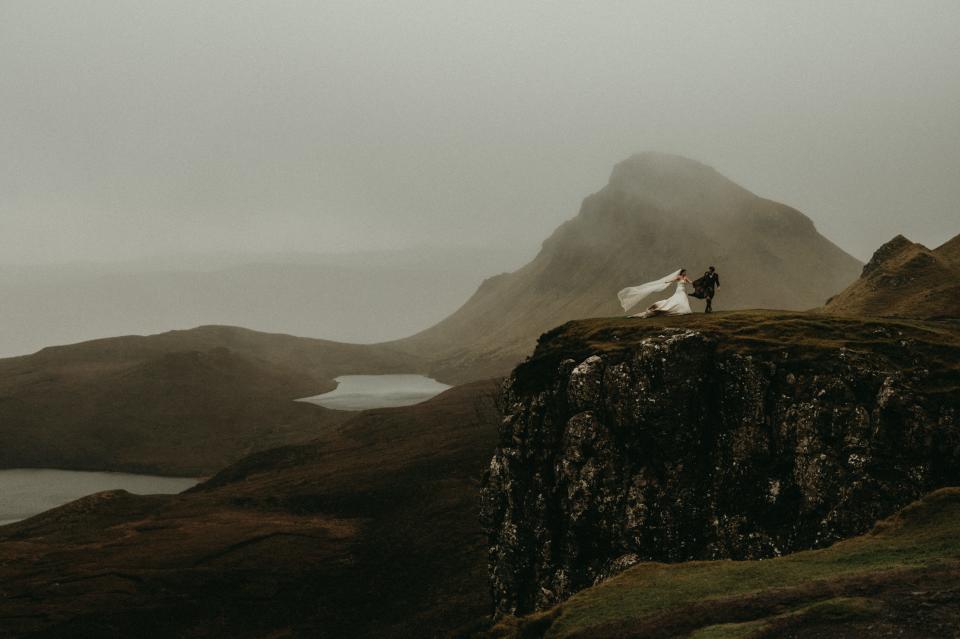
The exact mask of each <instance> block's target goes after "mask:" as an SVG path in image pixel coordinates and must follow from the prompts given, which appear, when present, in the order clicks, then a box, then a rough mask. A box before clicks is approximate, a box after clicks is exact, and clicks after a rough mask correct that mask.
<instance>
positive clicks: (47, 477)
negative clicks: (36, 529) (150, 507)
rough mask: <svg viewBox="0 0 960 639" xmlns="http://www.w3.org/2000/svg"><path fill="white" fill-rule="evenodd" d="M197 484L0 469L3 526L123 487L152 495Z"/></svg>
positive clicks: (124, 475)
mask: <svg viewBox="0 0 960 639" xmlns="http://www.w3.org/2000/svg"><path fill="white" fill-rule="evenodd" d="M196 483H197V480H196V479H192V478H189V477H158V476H156V475H132V474H129V473H101V472H88V471H79V470H55V469H51V468H14V469H11V470H0V526H2V525H4V524H10V523H13V522H15V521H19V520H21V519H26V518H27V517H32V516H33V515H36V514H37V513H41V512H43V511H44V510H50V509H51V508H56V507H57V506H61V505H63V504H65V503H67V502H69V501H73V500H74V499H79V498H80V497H85V496H86V495H92V494H93V493H98V492H100V491H102V490H116V489H118V488H122V489H123V490H126V491H128V492H131V493H136V494H140V495H149V494H156V493H179V492H181V491H184V490H186V489H187V488H190V487H191V486H193V485H194V484H196Z"/></svg>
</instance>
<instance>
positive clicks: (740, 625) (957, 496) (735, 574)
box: [493, 488, 960, 639]
mask: <svg viewBox="0 0 960 639" xmlns="http://www.w3.org/2000/svg"><path fill="white" fill-rule="evenodd" d="M958 561H960V488H945V489H942V490H939V491H936V492H934V493H932V494H930V495H929V496H927V497H926V498H924V499H922V500H920V501H918V502H915V503H914V504H912V505H910V506H908V507H907V508H905V509H903V510H902V511H901V512H900V513H898V514H897V515H895V516H893V517H891V518H889V519H886V520H884V521H882V522H880V523H879V524H877V526H876V527H875V529H874V530H873V531H871V532H870V533H868V534H866V535H863V536H860V537H856V538H853V539H850V540H847V541H844V542H840V543H838V544H836V545H834V546H832V547H830V548H826V549H822V550H813V551H806V552H799V553H795V554H792V555H788V556H785V557H780V558H777V559H770V560H765V561H698V562H689V563H683V564H660V563H646V564H641V565H638V566H635V567H634V568H631V569H630V570H627V571H625V572H624V573H622V574H620V575H618V576H616V577H614V578H612V579H610V580H608V581H606V582H604V583H602V584H600V585H598V586H595V587H593V588H590V589H587V590H584V591H582V592H580V593H578V594H576V595H574V596H573V597H571V598H570V599H569V600H567V601H566V602H564V603H562V604H560V605H559V606H557V607H555V608H554V609H552V610H549V611H546V612H544V613H540V614H538V615H532V616H531V617H528V618H525V619H520V620H517V619H507V620H505V621H504V622H502V623H501V624H500V625H499V626H498V627H496V628H495V629H494V632H493V636H500V637H534V636H535V637H547V638H556V639H560V638H572V637H604V636H610V637H613V636H617V637H626V636H638V637H639V636H656V635H655V634H654V635H646V634H643V633H642V632H640V631H637V632H638V634H630V633H624V632H623V629H624V628H627V627H630V628H643V627H645V624H647V625H651V626H658V625H659V626H664V625H666V626H669V625H670V624H673V625H674V626H677V627H684V623H685V622H690V623H687V624H686V625H687V626H688V627H687V628H686V631H685V632H684V633H683V634H688V633H691V632H695V633H696V634H693V635H691V636H693V637H698V638H699V639H706V638H719V637H723V638H727V637H753V636H761V635H762V634H763V632H766V630H768V629H769V628H768V626H770V624H775V623H777V622H778V621H780V622H782V621H783V620H784V619H786V617H784V613H783V611H782V610H781V609H782V608H783V607H784V606H785V605H786V606H787V607H790V606H791V605H792V608H791V609H789V610H787V614H789V615H793V616H794V617H793V618H792V619H791V621H796V620H798V619H801V618H802V619H804V620H807V621H820V622H827V621H830V620H831V619H832V618H833V619H836V618H840V619H844V618H856V617H857V616H858V615H859V616H864V615H869V614H872V611H875V610H876V609H877V605H876V604H875V603H873V602H870V601H868V600H866V599H863V598H857V597H844V596H841V597H839V598H838V597H837V596H832V595H836V593H838V592H839V593H840V594H843V592H844V590H845V588H847V587H848V586H850V585H851V584H855V583H857V579H858V578H863V577H868V576H869V577H870V578H871V579H874V580H875V579H878V578H879V579H880V580H881V581H883V580H884V579H894V580H896V576H897V575H898V574H901V573H902V574H906V573H908V572H910V571H914V572H915V571H917V570H923V569H928V568H935V567H944V566H947V567H949V566H953V567H956V566H957V562H958ZM758 597H759V599H758ZM764 598H766V599H767V600H768V603H767V604H762V603H760V604H756V602H757V601H761V600H763V599H764ZM751 601H754V603H755V604H756V605H753V604H750V602H751ZM770 601H775V602H779V603H776V606H775V607H774V608H775V610H777V612H776V614H767V611H768V609H769V606H770V605H772V604H770V603H769V602H770ZM745 603H747V604H748V605H746V606H744V604H745ZM751 607H753V609H754V612H753V614H752V618H751V617H750V613H749V610H750V608H751ZM704 608H709V609H710V613H709V614H702V609H704ZM695 609H701V610H700V612H699V613H696V614H694V613H692V612H691V611H692V610H695ZM744 609H746V610H747V611H748V612H747V613H746V615H747V617H748V618H746V619H744V618H742V617H743V616H744V614H745V613H744ZM698 615H699V617H700V618H702V619H703V623H702V625H699V626H698V625H696V621H695V620H696V619H698ZM724 617H733V618H732V619H725V618H724ZM731 622H733V623H731ZM691 623H692V624H693V627H689V626H690V625H691ZM534 627H537V630H538V631H540V632H537V633H533V632H531V631H532V630H533V628H534ZM665 636H672V635H665Z"/></svg>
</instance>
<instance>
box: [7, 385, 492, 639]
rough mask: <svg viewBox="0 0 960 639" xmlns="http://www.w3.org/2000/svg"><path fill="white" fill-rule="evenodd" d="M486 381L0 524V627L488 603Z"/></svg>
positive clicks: (449, 627)
mask: <svg viewBox="0 0 960 639" xmlns="http://www.w3.org/2000/svg"><path fill="white" fill-rule="evenodd" d="M495 390H496V384H495V383H493V382H479V383H475V384H471V385H467V386H462V387H457V388H455V389H452V390H450V391H447V392H445V393H443V394H441V395H439V396H437V397H436V398H434V399H432V400H430V401H428V402H425V403H423V404H419V405H416V406H412V407H405V408H396V409H378V410H371V411H366V412H364V413H360V414H358V415H357V416H355V417H354V418H352V419H351V420H350V421H348V422H346V423H344V424H342V425H341V426H339V427H338V428H335V429H328V431H327V432H326V434H325V436H324V437H323V438H322V439H320V440H317V441H315V442H312V443H310V444H305V445H298V446H287V447H283V448H277V449H273V450H269V451H264V452H261V453H257V454H255V455H253V456H251V457H248V458H246V459H244V460H243V461H241V462H239V463H238V464H235V465H234V466H231V467H230V468H227V469H225V470H224V471H223V472H221V473H219V474H217V475H216V476H215V477H213V478H212V479H211V480H210V481H208V482H207V483H205V484H201V485H199V486H197V487H195V488H194V489H191V490H190V491H188V492H186V493H183V494H181V495H172V496H161V495H154V496H134V495H130V494H128V493H126V492H123V491H114V492H108V493H100V494H97V495H93V496H91V497H87V498H84V499H81V500H79V501H76V502H73V503H70V504H67V505H65V506H62V507H60V508H57V509H54V510H51V511H48V512H46V513H42V514H40V515H37V516H36V517H33V518H31V519H28V520H25V521H23V522H19V523H16V524H12V525H9V526H6V527H2V528H0V584H2V586H0V594H2V596H0V637H4V638H6V637H46V638H53V637H62V638H67V637H69V638H71V639H78V638H83V637H90V638H92V637H104V636H125V637H138V638H144V639H148V638H151V637H157V638H159V637H174V636H189V637H225V636H229V637H237V638H240V639H242V638H247V637H249V638H253V637H258V638H262V637H281V636H282V637H432V636H443V635H444V634H446V633H448V632H451V631H454V630H455V629H457V628H464V629H465V630H464V631H466V630H468V629H469V628H470V627H472V626H471V624H474V623H475V622H477V620H479V619H482V618H483V616H484V615H485V614H487V612H488V610H489V597H488V594H487V588H486V571H485V568H486V563H485V562H486V539H485V538H484V536H483V535H482V534H481V532H480V526H479V523H478V507H479V505H478V500H477V494H478V490H479V481H480V476H481V473H482V471H483V469H484V467H485V466H486V465H487V463H488V461H489V455H490V450H491V449H492V448H493V444H494V441H495V439H496V426H497V423H498V418H497V411H496V408H495V405H494V395H495Z"/></svg>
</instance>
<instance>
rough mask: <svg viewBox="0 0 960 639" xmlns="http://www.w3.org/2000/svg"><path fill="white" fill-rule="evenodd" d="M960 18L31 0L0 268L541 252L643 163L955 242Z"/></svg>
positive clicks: (857, 5)
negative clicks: (600, 190)
mask: <svg viewBox="0 0 960 639" xmlns="http://www.w3.org/2000/svg"><path fill="white" fill-rule="evenodd" d="M958 31H960V5H958V4H957V3H955V2H949V1H943V2H937V1H931V2H922V3H906V2H898V1H887V2H874V1H859V2H856V1H851V2H844V3H816V4H809V3H781V2H763V3H760V2H741V3H729V4H727V5H724V6H713V5H710V6H709V7H708V8H705V5H704V4H701V3H675V2H643V3H620V2H604V3H591V4H572V3H571V4H567V3H564V4H545V3H539V2H530V3H489V2H457V3H448V2H439V1H432V2H410V1H406V2H390V3H368V2H351V3H252V2H234V1H227V0H219V1H218V0H214V1H211V2H204V3H195V2H186V1H183V0H171V1H168V2H157V3H129V2H117V1H113V0H78V1H76V2H69V3H63V2H50V1H44V0H29V1H27V0H23V1H18V0H10V1H7V2H4V3H2V5H0V141H2V144H0V219H2V226H3V233H2V234H0V262H3V263H6V264H23V263H51V262H63V261H74V260H85V261H89V260H94V261H104V260H106V261H113V260H127V259H131V258H136V257H140V256H143V255H148V254H160V255H165V254H172V253H183V252H187V253H201V254H205V253H211V252H220V253H223V252H227V253H263V252H291V251H293V252H302V251H308V252H315V251H319V252H329V251H341V252H342V251H356V250H383V249H393V248H397V247H412V246H420V245H423V244H428V245H434V246H447V245H451V244H453V245H456V246H464V245H467V246H495V247H498V248H518V247H519V248H521V249H522V250H526V247H528V246H530V245H531V244H533V245H535V244H536V243H538V242H539V241H540V240H541V239H542V238H544V237H546V236H547V235H549V233H550V232H552V230H553V229H554V228H555V227H556V226H557V225H558V224H559V223H560V222H562V221H563V220H565V219H568V218H569V217H570V216H571V215H573V214H574V213H575V212H576V210H577V208H578V206H579V202H580V199H581V197H582V195H583V194H584V193H587V192H590V191H591V189H593V188H594V186H595V185H596V184H597V183H602V181H603V180H605V178H606V177H607V174H608V172H609V167H610V166H612V165H613V164H614V163H616V162H617V161H619V160H621V159H622V158H624V157H628V156H629V155H631V154H632V153H635V152H638V151H646V150H661V151H666V152H671V153H678V154H681V155H684V156H686V157H691V158H694V159H697V160H699V161H702V162H704V163H707V164H709V165H711V166H715V167H718V168H719V169H721V170H722V171H723V172H724V173H725V174H726V175H728V176H729V177H730V178H731V179H732V180H734V181H735V182H737V183H738V184H742V185H743V186H744V187H745V188H748V189H749V190H751V191H752V192H754V193H757V194H758V195H760V196H762V197H769V198H773V199H776V200H778V201H781V202H784V203H785V204H788V205H790V206H792V207H795V208H797V209H799V210H802V211H804V212H806V213H808V214H809V215H810V217H811V219H812V220H813V221H814V223H815V224H816V225H817V228H818V230H819V231H820V232H822V233H824V234H825V235H826V236H827V237H829V238H831V239H832V240H833V241H835V242H836V243H837V244H838V245H839V246H840V247H841V248H843V249H845V250H847V251H848V252H850V253H851V254H853V255H854V256H855V257H857V258H859V259H862V260H866V259H868V258H869V256H870V254H871V253H872V251H873V250H874V249H875V248H876V247H877V246H879V245H880V244H882V243H883V242H884V241H886V240H887V239H889V238H890V237H893V236H894V235H896V234H898V233H903V234H905V235H906V236H908V237H910V238H913V239H914V240H915V241H918V242H922V243H924V244H925V245H927V246H937V245H939V244H941V243H942V242H944V241H946V240H947V239H948V238H950V237H952V236H953V235H954V234H955V233H956V229H955V228H954V227H953V226H952V225H950V223H949V222H950V220H955V219H956V215H957V202H958V201H960V180H957V179H956V175H957V167H958V166H960V118H957V116H956V113H957V108H956V107H957V104H958V99H960V83H958V82H957V78H958V77H960V40H958V39H957V37H956V34H957V32H958ZM305 294H309V292H307V291H305Z"/></svg>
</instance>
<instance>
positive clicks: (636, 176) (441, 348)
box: [396, 153, 860, 380]
mask: <svg viewBox="0 0 960 639" xmlns="http://www.w3.org/2000/svg"><path fill="white" fill-rule="evenodd" d="M710 265H715V266H716V267H717V269H718V271H719V273H720V278H721V288H720V290H719V292H718V296H717V298H716V302H715V304H714V306H715V308H716V309H718V310H723V309H738V308H740V309H742V308H777V309H788V310H804V309H810V308H815V307H819V306H820V305H822V304H823V301H824V300H825V299H826V298H827V297H829V296H830V295H831V294H833V293H835V292H836V291H837V290H839V289H840V288H842V287H843V286H845V285H846V284H848V283H849V282H850V281H851V280H853V279H854V278H855V277H856V276H857V272H858V271H859V268H860V263H859V262H858V261H857V260H856V259H854V258H853V257H851V256H850V255H848V254H847V253H845V252H844V251H843V250H841V249H840V248H838V247H837V246H836V245H835V244H833V243H832V242H830V240H828V239H827V238H825V237H824V236H823V235H821V234H820V233H818V232H817V230H816V228H814V225H813V223H812V222H811V221H810V219H809V218H808V217H807V216H805V215H804V214H802V213H800V212H799V211H797V210H795V209H793V208H790V207H789V206H786V205H784V204H780V203H778V202H774V201H772V200H767V199H764V198H761V197H757V196H756V195H754V194H753V193H751V192H750V191H748V190H747V189H745V188H743V187H741V186H739V185H737V184H735V183H734V182H732V181H731V180H729V179H728V178H726V177H724V176H723V175H721V174H720V173H719V172H718V171H716V170H715V169H713V168H711V167H709V166H707V165H705V164H702V163H700V162H696V161H694V160H690V159H687V158H684V157H681V156H678V155H670V154H664V153H641V154H638V155H634V156H632V157H630V158H629V159H627V160H625V161H623V162H620V163H619V164H617V165H616V166H615V167H614V169H613V172H612V174H611V176H610V180H609V182H608V184H607V185H606V186H605V187H604V188H603V189H601V190H600V191H598V192H597V193H594V194H593V195H590V196H588V197H587V198H586V199H585V200H584V201H583V205H582V206H581V208H580V212H579V214H578V215H577V216H576V217H574V218H573V219H571V220H569V221H567V222H565V223H564V224H562V225H561V226H560V227H559V228H558V229H557V230H556V231H555V232H554V233H553V234H552V235H551V236H550V237H549V238H548V239H547V240H546V241H545V242H544V243H543V246H542V248H541V250H540V252H539V254H538V255H537V256H536V258H535V259H534V260H533V261H531V262H530V263H528V264H527V265H526V266H524V267H522V268H520V269H519V270H517V271H514V272H513V273H505V274H502V275H498V276H496V277H492V278H490V279H488V280H486V281H485V282H484V283H483V284H482V285H481V286H480V288H479V289H478V290H477V292H476V293H475V294H474V295H473V297H471V298H470V299H469V300H468V301H467V302H466V303H465V304H464V305H463V306H462V307H461V308H460V309H459V310H457V311H456V312H455V313H453V314H452V315H451V316H449V317H448V318H446V319H445V320H443V321H442V322H440V323H438V324H436V325H435V326H433V327H431V328H429V329H427V330H425V331H423V332H421V333H419V334H417V335H414V336H413V337H410V338H407V339H405V340H400V341H399V342H396V344H397V345H398V346H399V347H401V348H404V349H407V350H409V351H411V352H416V353H418V354H421V355H427V356H429V357H431V358H433V359H435V360H438V361H439V363H438V364H437V365H436V368H435V371H434V374H435V375H437V376H441V377H444V378H446V379H460V380H466V379H475V378H480V377H485V376H490V375H495V374H504V373H506V372H507V371H509V369H510V368H511V367H512V366H513V364H515V363H516V362H517V361H518V360H520V359H522V358H523V357H524V356H526V355H527V354H528V353H529V352H530V351H531V350H532V348H533V345H534V342H535V341H536V338H537V337H538V336H539V335H540V334H541V333H543V332H545V331H546V330H548V329H550V328H552V327H554V326H556V325H558V324H562V323H564V322H566V321H568V320H571V319H579V318H586V317H595V316H610V315H622V314H623V311H622V309H621V308H620V307H619V305H618V303H617V298H616V293H617V291H618V290H619V289H621V288H622V287H624V286H629V285H632V284H638V283H641V282H645V281H649V280H651V279H654V278H657V277H659V276H661V275H663V274H665V273H669V272H671V271H674V270H676V269H677V268H680V267H685V268H687V269H688V270H689V271H690V274H691V275H692V276H694V277H696V276H699V275H700V273H702V272H703V270H705V269H706V267H707V266H710ZM650 301H651V302H652V301H653V300H652V299H651V300H650ZM693 305H694V307H695V308H697V309H702V303H697V302H694V304H693ZM638 310H639V309H638Z"/></svg>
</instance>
